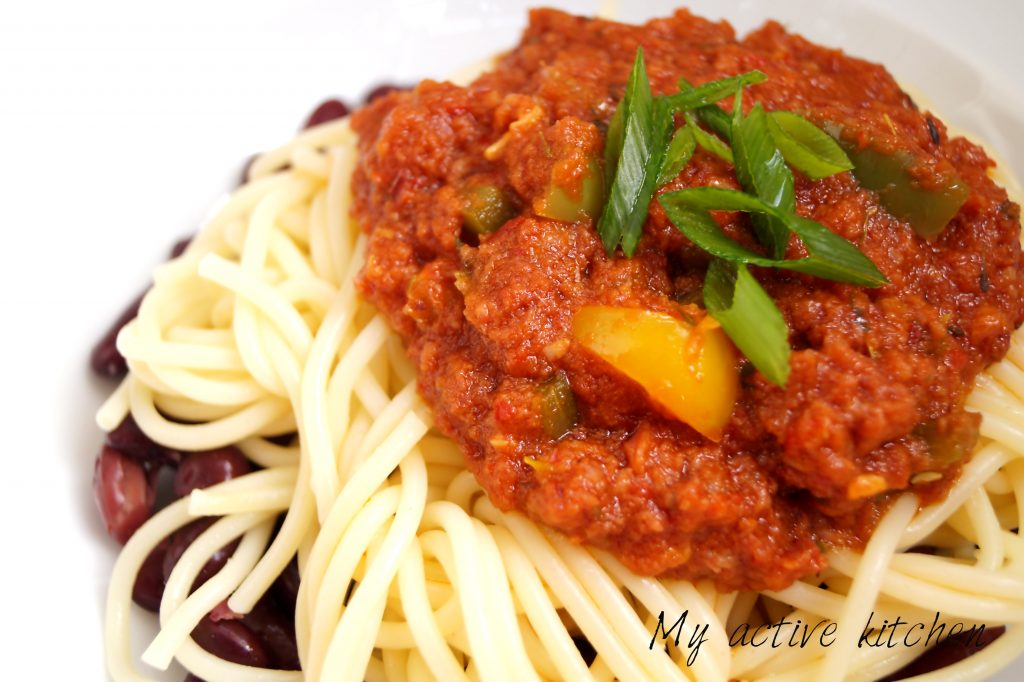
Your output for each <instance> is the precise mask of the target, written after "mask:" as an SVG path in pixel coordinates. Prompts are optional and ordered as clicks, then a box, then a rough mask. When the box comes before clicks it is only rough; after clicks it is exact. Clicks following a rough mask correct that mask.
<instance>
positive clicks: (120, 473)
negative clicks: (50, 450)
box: [92, 446, 156, 545]
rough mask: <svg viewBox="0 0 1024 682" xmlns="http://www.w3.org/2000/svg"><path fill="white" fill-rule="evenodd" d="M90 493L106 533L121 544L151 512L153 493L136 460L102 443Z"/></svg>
mask: <svg viewBox="0 0 1024 682" xmlns="http://www.w3.org/2000/svg"><path fill="white" fill-rule="evenodd" d="M92 485H93V494H94V495H95V497H96V505H97V506H98V507H99V509H100V515H101V516H102V517H103V522H104V523H105V524H106V525H107V532H108V533H109V534H110V537H112V538H114V539H115V540H117V541H118V542H120V543H121V544H122V545H123V544H124V543H126V542H128V538H130V537H131V536H132V533H134V532H135V531H136V530H137V529H138V527H139V526H141V525H142V524H143V523H145V522H146V520H147V519H148V518H149V517H150V515H151V514H152V513H153V504H154V502H155V501H156V493H155V491H154V490H153V486H152V484H151V483H150V480H149V477H148V476H147V474H146V471H145V469H144V468H143V467H142V465H141V464H140V463H139V462H137V461H136V460H134V459H132V458H131V457H128V456H127V455H124V454H122V453H120V452H118V451H117V450H115V449H114V448H111V447H108V446H104V447H103V449H102V450H100V454H99V457H97V458H96V468H95V470H94V472H93V482H92Z"/></svg>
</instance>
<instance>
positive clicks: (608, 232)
mask: <svg viewBox="0 0 1024 682" xmlns="http://www.w3.org/2000/svg"><path fill="white" fill-rule="evenodd" d="M620 112H621V113H620ZM620 116H621V119H620V121H619V122H616V121H615V117H620ZM615 117H613V119H612V125H611V126H610V127H609V134H608V137H607V138H606V141H605V144H606V150H605V159H606V168H607V169H608V170H607V172H608V173H609V175H610V176H611V177H612V178H613V180H612V182H611V185H610V190H609V192H608V203H607V204H605V207H604V211H602V213H601V217H600V219H599V220H598V222H597V231H598V234H600V236H601V241H602V242H603V243H604V248H605V251H606V252H607V253H608V255H611V254H612V253H614V252H615V249H616V247H618V246H619V245H620V244H621V246H622V251H623V253H624V254H626V256H632V255H633V251H634V250H635V249H636V245H637V243H638V242H639V241H640V235H641V234H642V233H643V226H644V222H645V221H646V220H647V209H648V206H649V204H650V203H651V197H652V196H654V189H655V183H656V182H657V179H658V171H659V170H660V168H661V160H662V157H663V155H664V154H665V147H666V145H667V143H668V136H669V131H670V129H671V127H672V113H671V111H670V110H669V109H668V107H667V106H666V104H665V102H664V99H663V98H658V100H655V99H654V97H653V96H652V94H651V84H650V82H649V81H648V79H647V69H646V68H645V66H644V53H643V49H642V48H637V52H636V60H635V61H634V62H633V69H632V71H631V72H630V74H629V80H628V81H627V82H626V94H625V96H624V97H623V98H622V101H621V102H620V103H619V107H618V109H617V110H616V112H615ZM620 125H621V135H620V134H619V133H618V132H616V131H615V128H617V127H618V126H620Z"/></svg>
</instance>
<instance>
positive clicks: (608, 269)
mask: <svg viewBox="0 0 1024 682" xmlns="http://www.w3.org/2000/svg"><path fill="white" fill-rule="evenodd" d="M638 46H642V47H643V49H644V53H645V56H646V60H647V68H648V73H649V75H650V79H651V84H652V88H653V90H654V92H655V94H665V93H670V92H676V91H677V81H678V80H679V78H680V77H685V78H687V79H688V80H689V81H690V82H692V83H694V84H699V83H704V82H707V81H710V80H713V79H716V78H722V77H726V76H732V75H735V74H738V73H742V72H746V71H749V70H752V69H760V70H761V71H763V72H765V73H766V74H768V76H769V78H768V80H767V81H766V82H765V83H763V84H759V85H756V86H753V87H750V88H748V89H747V91H746V94H745V97H744V106H745V108H747V109H748V110H749V108H750V107H751V106H752V105H753V104H754V103H755V102H760V103H762V104H763V106H764V107H765V108H766V109H768V110H774V109H788V110H792V111H797V112H799V113H801V114H802V115H804V116H805V117H807V118H809V119H811V120H813V121H815V122H817V123H819V124H823V123H826V122H833V123H836V124H838V125H840V126H842V127H843V129H844V130H847V131H850V130H853V131H856V135H857V136H859V139H860V142H861V143H862V144H863V143H864V141H865V140H869V141H870V144H871V145H872V147H873V148H875V149H878V150H882V151H883V152H896V151H898V152H901V153H904V154H909V155H910V157H908V158H912V159H913V164H912V165H913V172H914V174H915V177H916V178H917V180H918V182H919V183H920V184H921V186H923V187H926V188H927V187H928V185H929V182H932V179H934V178H939V179H941V178H942V177H943V176H944V175H946V176H948V174H949V173H951V172H952V173H955V174H957V175H958V176H959V178H960V179H962V180H963V181H964V182H965V183H966V184H967V185H969V187H970V190H971V192H970V195H969V197H968V198H967V200H966V201H965V202H964V204H963V205H962V207H961V208H960V210H959V212H958V214H957V215H956V217H955V218H954V219H953V220H952V221H951V222H950V223H949V225H948V226H947V227H946V229H945V230H944V231H943V232H942V233H941V235H939V237H938V238H937V239H936V240H935V241H934V242H933V243H930V242H928V241H926V240H925V239H922V238H921V237H920V236H918V235H917V234H916V233H915V232H914V230H913V229H912V227H911V225H909V224H908V223H907V222H903V221H901V220H899V219H897V218H895V217H893V216H892V215H891V214H890V213H888V212H887V211H886V209H885V208H884V207H883V206H882V205H881V204H880V203H879V199H878V195H877V194H876V193H875V192H872V191H870V190H867V189H864V188H863V187H861V186H860V185H859V184H858V182H857V180H856V179H855V178H854V177H853V175H852V174H851V173H841V174H839V175H835V176H833V177H830V178H826V179H824V180H820V181H810V180H808V179H807V178H805V177H803V176H801V175H800V174H797V186H796V198H797V210H798V212H799V213H800V214H802V215H804V216H806V217H810V218H813V219H815V220H817V221H819V222H821V223H823V224H824V225H826V226H828V227H829V228H830V229H831V230H833V231H834V232H836V233H838V234H840V235H841V236H843V237H845V238H846V239H848V240H850V241H851V242H853V243H854V244H856V245H857V246H858V247H859V248H860V249H861V250H862V251H863V252H864V253H865V254H866V255H867V256H868V257H869V258H871V259H872V260H873V261H874V263H875V264H876V265H877V266H878V267H879V268H880V269H881V271H882V272H884V273H885V275H886V276H887V277H888V278H889V280H890V282H891V283H890V284H888V285H886V286H884V287H882V288H880V289H865V288H859V287H856V286H851V285H845V284H838V283H834V282H827V281H824V280H820V279H814V278H811V277H808V276H804V275H799V274H796V273H792V272H786V271H779V270H764V269H757V268H755V269H754V272H755V275H756V277H757V278H758V279H759V280H760V281H761V283H762V284H763V286H764V287H765V289H766V290H767V291H768V292H769V294H770V295H771V296H772V298H773V299H774V300H775V301H776V303H777V305H778V306H779V308H780V309H781V311H782V313H783V315H784V317H785V319H786V321H787V323H788V326H789V329H790V344H791V345H792V347H793V351H794V352H793V354H792V358H791V374H790V377H789V380H788V383H787V384H786V386H785V388H779V387H777V386H775V385H774V384H771V383H769V382H768V381H767V380H765V379H764V378H763V377H762V376H761V375H760V374H759V373H757V372H754V371H752V370H751V368H750V367H749V365H742V366H741V367H738V368H737V371H739V372H740V376H741V390H740V395H739V398H738V400H737V402H736V404H735V406H734V408H733V412H732V417H731V420H730V422H729V424H728V426H727V428H726V430H725V434H724V437H723V438H722V440H721V441H720V442H712V441H710V440H708V439H707V438H705V437H703V436H701V435H700V434H698V433H697V432H696V431H694V430H693V429H692V428H690V427H689V426H687V425H686V424H684V423H682V422H680V421H678V420H676V419H674V418H671V417H670V416H668V415H667V414H666V413H665V411H664V410H662V409H660V408H659V407H658V405H656V404H654V403H653V402H652V401H651V399H650V398H649V397H648V395H647V393H646V392H645V391H644V389H643V388H642V387H641V386H640V385H639V384H637V383H634V382H633V381H632V380H630V379H628V378H627V377H625V376H624V375H623V374H621V373H619V372H618V371H617V370H616V369H615V368H613V367H612V366H610V365H609V364H607V363H605V362H604V361H603V360H601V359H599V358H598V357H596V356H595V355H593V354H592V353H590V352H589V351H588V350H587V349H585V348H583V347H581V346H580V345H579V344H578V343H577V342H575V341H573V340H572V336H571V333H570V325H571V322H572V319H573V315H574V312H575V311H577V310H578V309H579V308H580V307H581V306H582V305H585V304H594V303H598V304H602V305H614V306H622V307H633V308H646V309H651V310H667V309H671V308H672V307H673V306H677V305H679V304H678V303H677V301H680V300H687V299H688V298H691V297H692V295H693V293H694V292H695V291H699V287H700V285H701V282H702V280H703V276H704V270H705V269H706V267H707V263H708V257H707V255H706V254H705V253H704V252H702V251H700V250H699V249H697V248H695V247H694V246H693V245H692V244H690V243H689V242H688V241H687V240H686V238H685V237H683V236H682V235H681V234H680V233H679V232H678V231H677V230H676V229H675V228H674V227H672V226H671V224H669V222H668V220H667V219H666V217H665V215H664V213H663V212H662V210H661V208H660V206H659V205H658V203H657V202H652V203H651V205H650V213H649V216H648V220H647V223H646V225H645V228H644V236H643V238H642V239H641V241H640V245H639V248H638V249H637V251H636V253H635V254H634V256H633V257H632V258H625V257H622V256H621V255H619V256H618V257H613V258H609V257H607V256H606V255H605V253H604V250H603V248H602V246H601V243H600V240H599V237H598V235H597V233H596V231H595V229H594V225H593V223H592V222H591V221H588V220H581V221H578V222H575V223H569V222H562V221H558V220H552V219H548V218H543V217H541V216H540V215H538V211H537V206H538V202H539V201H541V200H542V197H543V195H544V193H545V191H546V190H547V189H548V185H549V183H550V181H551V179H552V178H553V177H558V178H560V181H561V182H562V183H563V184H565V185H566V186H571V183H572V181H573V179H574V178H576V179H577V181H578V178H580V177H582V176H583V175H584V174H585V173H586V171H587V164H588V163H590V162H591V160H592V159H595V158H597V159H600V158H602V156H601V155H602V149H603V144H604V131H605V129H606V128H607V126H608V123H609V120H610V118H611V116H612V114H613V113H614V111H615V107H616V105H617V103H618V101H619V100H620V99H621V97H622V95H623V92H624V87H625V83H626V79H627V77H628V74H629V71H630V67H631V65H632V62H633V58H634V55H635V53H636V50H637V47H638ZM725 104H729V105H731V100H730V101H729V102H727V103H725ZM352 123H353V126H354V128H355V130H356V131H357V132H358V134H359V138H360V159H359V162H358V165H357V168H356V171H355V174H354V178H353V191H354V196H355V205H354V215H355V218H356V219H357V220H359V221H360V222H361V224H362V225H363V227H364V228H365V229H366V230H367V231H368V232H369V233H370V241H369V249H368V257H367V262H366V265H365V268H364V270H363V272H362V274H361V275H360V277H359V286H360V289H361V291H362V292H363V293H364V294H365V295H366V297H367V298H368V299H369V300H370V301H372V302H373V303H374V304H375V305H376V306H377V307H378V308H379V309H380V310H381V311H382V312H383V313H384V315H385V316H386V317H387V319H388V320H389V321H390V323H391V324H392V325H393V326H394V328H395V329H397V330H398V331H399V332H400V333H401V335H402V336H403V338H404V339H405V341H406V342H407V344H408V350H409V353H410V355H411V357H412V358H413V359H414V361H415V363H416V366H417V368H418V371H419V385H420V390H421V393H422V395H423V397H424V398H425V399H426V401H427V403H428V404H429V405H430V406H431V407H432V409H433V411H434V414H435V417H436V422H437V426H438V427H439V428H440V429H441V430H442V431H443V432H444V433H445V434H447V435H449V436H451V437H452V438H454V439H455V440H456V441H457V442H458V443H459V444H460V446H461V447H462V449H463V450H464V452H465V455H466V461H467V464H468V466H469V468H470V469H471V470H472V472H473V473H474V474H475V476H476V477H477V479H478V480H479V481H480V483H481V485H482V486H483V487H484V489H485V490H486V491H487V494H488V495H489V496H490V498H491V500H492V501H493V502H494V503H495V504H496V505H497V506H498V507H500V508H502V509H506V510H509V509H517V510H521V511H523V512H525V513H526V514H528V515H529V516H530V517H531V518H533V519H535V520H537V521H539V522H541V523H543V524H546V525H548V526H550V527H552V528H555V529H558V530H559V531H562V532H563V533H565V534H566V535H568V536H569V537H571V538H572V539H573V540H575V541H578V542H582V543H587V544H590V545H593V546H597V547H603V548H606V549H608V550H610V551H612V552H613V553H614V554H615V555H616V556H617V557H618V558H619V559H621V560H622V561H623V562H624V563H625V564H626V565H627V566H629V567H630V568H631V569H633V570H634V571H636V572H638V573H642V574H650V575H655V574H657V575H666V576H677V577H684V578H688V579H691V580H696V579H701V578H708V579H711V580H713V581H714V582H715V584H716V585H717V586H718V587H719V588H720V589H729V590H731V589H764V588H769V589H779V588H782V587H784V586H786V585H788V584H790V583H791V582H792V581H793V580H795V579H797V578H799V577H801V576H804V575H808V574H811V573H814V572H815V571H817V570H819V569H821V568H822V567H823V566H824V564H825V560H824V557H823V554H822V548H823V547H825V546H858V545H859V544H861V543H863V542H864V541H865V540H866V538H867V537H868V536H869V534H870V532H871V529H872V528H873V527H874V525H875V524H876V522H877V520H878V518H879V516H880V514H881V512H882V511H884V508H885V506H886V504H887V502H888V501H890V500H891V498H892V496H891V495H886V494H885V493H886V491H901V490H907V489H912V490H914V491H915V492H917V493H918V494H919V495H920V496H921V499H922V501H923V502H927V501H929V500H933V499H936V498H938V497H940V496H941V495H943V494H944V493H945V491H946V489H948V486H949V485H950V483H951V481H952V480H953V479H954V478H955V477H956V474H957V473H958V471H959V467H960V465H961V464H962V459H963V455H964V453H965V452H968V451H969V448H970V446H971V445H972V444H973V442H974V440H975V439H976V436H977V426H978V418H977V417H976V416H975V415H971V414H969V413H967V412H965V411H964V407H963V404H964V398H965V394H966V393H967V391H968V390H969V389H970V386H971V382H972V379H973V377H974V376H975V375H976V374H977V373H978V372H979V371H981V370H982V369H983V368H984V367H985V366H986V365H988V364H989V363H991V362H993V361H995V360H997V359H998V358H1000V357H1002V356H1003V354H1005V352H1006V351H1007V348H1008V345H1009V340H1010V334H1011V332H1012V331H1013V329H1014V328H1015V327H1016V326H1018V325H1019V324H1020V323H1021V322H1022V316H1024V306H1022V301H1021V292H1022V283H1024V282H1022V270H1021V255H1020V247H1019V241H1018V240H1019V233H1020V213H1019V207H1018V206H1017V205H1016V204H1014V203H1012V202H1010V201H1009V200H1008V198H1007V195H1006V192H1005V191H1004V190H1003V189H1001V188H1000V187H998V186H997V185H996V184H994V183H993V182H992V181H991V180H990V179H989V177H988V175H987V171H988V170H989V169H990V168H991V167H992V165H993V164H992V161H991V160H990V159H989V158H988V157H987V156H986V155H985V153H984V152H983V151H982V150H981V149H980V148H979V147H978V146H976V145H974V144H971V143H970V142H968V141H966V140H964V139H961V138H953V139H951V138H949V137H948V136H947V134H946V129H945V127H944V126H943V124H942V123H941V122H939V121H938V120H937V119H936V118H935V117H934V116H931V115H928V114H926V113H925V112H921V111H919V110H918V109H917V107H916V105H915V104H914V102H913V101H912V100H911V99H910V98H909V97H908V96H907V95H906V94H905V93H904V92H903V91H902V90H901V89H900V88H899V86H898V85H897V84H896V82H895V81H894V80H893V78H892V77H891V76H890V75H889V74H888V73H887V72H886V71H885V69H883V68H882V67H880V66H877V65H874V64H870V63H867V62H864V61H861V60H858V59H853V58H851V57H848V56H846V55H844V54H843V53H842V52H840V51H838V50H833V49H827V48H823V47H819V46H817V45H814V44H812V43H809V42H808V41H806V40H804V39H803V38H801V37H799V36H795V35H792V34H788V33H786V32H785V31H784V30H783V28H782V27H781V26H780V25H779V24H777V23H774V22H769V23H767V24H765V26H763V27H762V28H761V29H759V30H757V31H755V32H753V33H752V34H750V35H748V36H747V37H746V38H744V39H743V40H737V38H736V36H735V34H734V32H733V30H732V28H731V27H730V26H729V25H728V24H727V23H724V22H721V23H712V22H708V21H705V20H703V19H700V18H697V17H694V16H692V15H691V14H689V13H687V12H685V11H680V12H678V13H676V14H675V15H674V16H672V17H669V18H666V19H659V20H655V21H651V22H649V23H647V24H644V25H642V26H629V25H623V24H619V23H613V22H608V21H600V20H588V19H583V18H578V17H573V16H569V15H567V14H564V13H561V12H557V11H553V10H537V11H534V12H532V14H531V16H530V24H529V27H528V29H527V30H526V33H525V34H524V36H523V38H522V41H521V43H520V44H519V46H518V47H516V48H515V49H514V50H512V51H511V52H509V53H507V54H505V55H503V56H501V57H500V58H499V59H498V61H497V65H496V67H495V68H494V69H493V70H492V71H490V72H489V73H486V74H484V75H482V76H481V77H479V78H478V79H477V80H476V81H475V82H473V83H472V84H471V85H469V86H468V87H458V86H455V85H452V84H450V83H438V82H433V81H424V82H423V83H421V84H420V85H419V86H418V87H416V88H415V89H414V90H412V91H409V92H401V93H392V94H389V95H387V96H385V97H382V98H380V99H378V100H377V101H375V102H373V103H372V104H371V105H369V106H368V107H366V108H365V109H362V110H360V111H358V112H357V113H356V114H355V115H354V117H353V119H352ZM936 182H938V180H936ZM708 185H713V186H719V187H738V185H737V181H736V178H735V174H734V172H733V169H732V167H731V166H730V165H729V164H727V163H725V162H723V161H721V160H719V159H718V158H716V157H714V156H712V155H710V154H707V153H705V152H703V151H701V150H698V151H697V153H696V155H695V156H694V159H693V160H692V161H691V162H690V163H689V164H688V165H687V166H686V167H685V169H684V170H683V171H682V172H681V173H680V175H679V176H678V177H677V178H675V179H674V180H673V181H671V182H670V183H669V184H668V185H666V186H665V187H663V188H661V189H660V190H659V192H665V191H672V190H676V189H680V188H683V187H690V186H708ZM481 187H487V188H497V189H498V191H499V193H500V196H501V197H502V202H501V205H500V207H499V208H500V211H499V212H498V213H499V215H500V222H501V225H500V228H499V229H497V230H496V231H494V232H493V233H489V234H484V235H482V236H477V234H476V233H473V232H470V231H468V230H467V229H466V226H465V224H464V222H465V221H464V211H465V209H466V205H467V196H471V194H467V192H472V191H473V190H474V189H478V188H481ZM502 213H504V214H502ZM507 218H509V219H508V220H506V219H507ZM724 220H725V226H726V229H727V231H729V233H730V234H732V235H733V236H734V237H737V238H742V236H743V233H744V232H745V231H747V230H748V225H747V222H746V221H747V218H746V217H742V216H739V215H734V216H726V217H725V218H724ZM802 253H803V251H802V246H801V245H800V244H799V242H797V241H796V240H794V241H792V242H791V243H790V246H789V252H788V253H787V257H790V258H792V257H799V256H800V255H802ZM652 361H653V362H657V358H652ZM560 372H562V373H564V375H560V376H564V377H565V378H566V379H568V383H569V385H570V386H571V389H572V393H573V395H574V396H575V403H576V409H577V410H578V418H577V420H576V422H575V425H571V424H570V426H571V429H570V430H569V431H568V432H567V433H565V434H564V435H561V436H560V437H557V438H555V437H553V436H552V435H550V432H549V431H547V430H545V424H544V415H543V409H544V406H543V399H542V397H541V396H542V391H541V387H542V386H543V385H544V382H550V380H551V379H552V377H554V376H556V374H557V373H560ZM921 472H928V474H927V475H926V476H916V477H915V474H920V473H921ZM912 478H913V479H914V480H913V482H912V480H911V479H912Z"/></svg>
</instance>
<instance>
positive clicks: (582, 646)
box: [572, 635, 597, 665]
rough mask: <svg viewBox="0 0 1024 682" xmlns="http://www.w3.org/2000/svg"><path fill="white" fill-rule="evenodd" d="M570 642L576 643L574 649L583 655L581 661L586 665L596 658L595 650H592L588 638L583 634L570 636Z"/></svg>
mask: <svg viewBox="0 0 1024 682" xmlns="http://www.w3.org/2000/svg"><path fill="white" fill-rule="evenodd" d="M572 643H573V644H575V645H576V649H577V650H578V651H579V652H580V656H582V657H583V662H584V663H586V664H587V665H591V664H592V663H593V662H594V659H595V658H597V651H595V650H594V647H593V645H591V643H590V640H589V639H587V638H586V637H584V636H583V635H576V636H574V637H573V638H572Z"/></svg>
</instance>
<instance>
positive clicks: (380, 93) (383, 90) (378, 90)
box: [366, 83, 409, 104]
mask: <svg viewBox="0 0 1024 682" xmlns="http://www.w3.org/2000/svg"><path fill="white" fill-rule="evenodd" d="M408 89H409V88H405V87H402V86H400V85H392V84H390V83H383V84H381V85H378V86H377V87H375V88H374V89H373V90H370V91H369V92H368V93H366V103H367V104H369V103H370V102H372V101H373V100H375V99H380V98H381V97H384V96H385V95H390V94H391V93H392V92H400V91H402V90H408Z"/></svg>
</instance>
